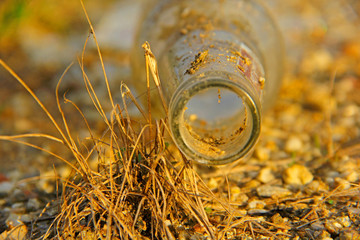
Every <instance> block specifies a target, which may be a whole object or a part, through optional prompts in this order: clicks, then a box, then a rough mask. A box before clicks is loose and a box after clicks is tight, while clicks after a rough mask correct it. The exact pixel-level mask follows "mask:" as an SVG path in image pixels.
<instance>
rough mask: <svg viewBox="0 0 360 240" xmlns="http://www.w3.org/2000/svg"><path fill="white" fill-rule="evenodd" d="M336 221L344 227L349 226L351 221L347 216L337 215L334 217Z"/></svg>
mask: <svg viewBox="0 0 360 240" xmlns="http://www.w3.org/2000/svg"><path fill="white" fill-rule="evenodd" d="M336 221H338V222H339V223H340V224H341V225H343V227H345V228H347V227H350V226H351V221H350V218H349V216H344V217H338V218H336Z"/></svg>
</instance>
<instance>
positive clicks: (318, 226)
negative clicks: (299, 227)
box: [310, 222, 325, 231]
mask: <svg viewBox="0 0 360 240" xmlns="http://www.w3.org/2000/svg"><path fill="white" fill-rule="evenodd" d="M310 227H311V229H313V230H315V231H319V230H323V229H325V227H324V224H322V223H320V222H314V223H312V224H311V225H310Z"/></svg>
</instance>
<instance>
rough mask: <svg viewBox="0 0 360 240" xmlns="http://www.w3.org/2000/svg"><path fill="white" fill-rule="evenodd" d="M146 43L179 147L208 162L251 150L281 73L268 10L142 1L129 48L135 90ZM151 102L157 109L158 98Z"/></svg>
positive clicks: (225, 0)
mask: <svg viewBox="0 0 360 240" xmlns="http://www.w3.org/2000/svg"><path fill="white" fill-rule="evenodd" d="M145 41H148V42H149V43H150V45H151V49H152V52H153V53H154V55H155V57H156V58H157V60H158V69H159V76H160V80H161V88H162V91H163V94H164V96H165V102H166V104H167V105H168V119H169V127H170V130H171V133H172V137H173V140H174V142H175V143H176V145H177V146H178V147H179V149H180V150H181V151H182V152H183V153H184V154H185V155H186V156H187V157H188V158H190V159H192V160H194V161H197V162H199V163H203V164H208V165H217V164H225V163H229V162H232V161H235V160H237V159H240V158H242V157H244V156H245V155H247V154H248V153H249V152H251V150H252V149H253V146H254V144H255V143H256V142H257V139H258V137H259V133H260V127H261V113H262V111H263V110H264V109H266V108H268V107H269V106H270V105H271V103H272V102H273V101H274V98H275V97H276V96H277V94H278V89H279V85H280V81H281V76H282V57H283V54H282V39H281V37H280V34H279V31H278V29H277V27H276V25H275V24H274V21H273V20H272V18H271V17H270V15H269V13H268V12H267V11H266V9H265V8H264V7H263V6H262V5H261V4H260V3H259V2H258V1H255V0H157V1H150V2H148V5H147V7H146V11H145V12H144V13H143V19H142V21H141V23H140V26H139V28H138V36H137V37H136V41H135V44H134V48H133V53H132V57H133V59H132V67H133V72H134V85H135V87H136V89H137V90H138V93H142V92H146V80H145V76H146V74H145V64H144V60H143V59H144V53H143V49H142V48H141V45H142V43H144V42H145ZM153 92H154V91H153ZM151 101H152V107H155V108H156V109H158V110H159V109H161V106H162V104H161V102H160V100H159V97H158V96H155V95H154V94H152V100H151Z"/></svg>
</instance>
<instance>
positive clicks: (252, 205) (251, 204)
mask: <svg viewBox="0 0 360 240" xmlns="http://www.w3.org/2000/svg"><path fill="white" fill-rule="evenodd" d="M265 206H266V203H265V202H264V201H260V200H252V201H250V202H249V203H248V207H249V208H250V209H255V208H256V209H262V208H264V207H265Z"/></svg>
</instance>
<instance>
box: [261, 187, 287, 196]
mask: <svg viewBox="0 0 360 240" xmlns="http://www.w3.org/2000/svg"><path fill="white" fill-rule="evenodd" d="M256 191H257V194H258V195H259V196H260V197H271V198H281V197H286V196H289V195H291V192H290V191H289V190H288V189H286V188H282V187H276V186H266V185H265V186H261V187H258V188H257V189H256Z"/></svg>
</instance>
